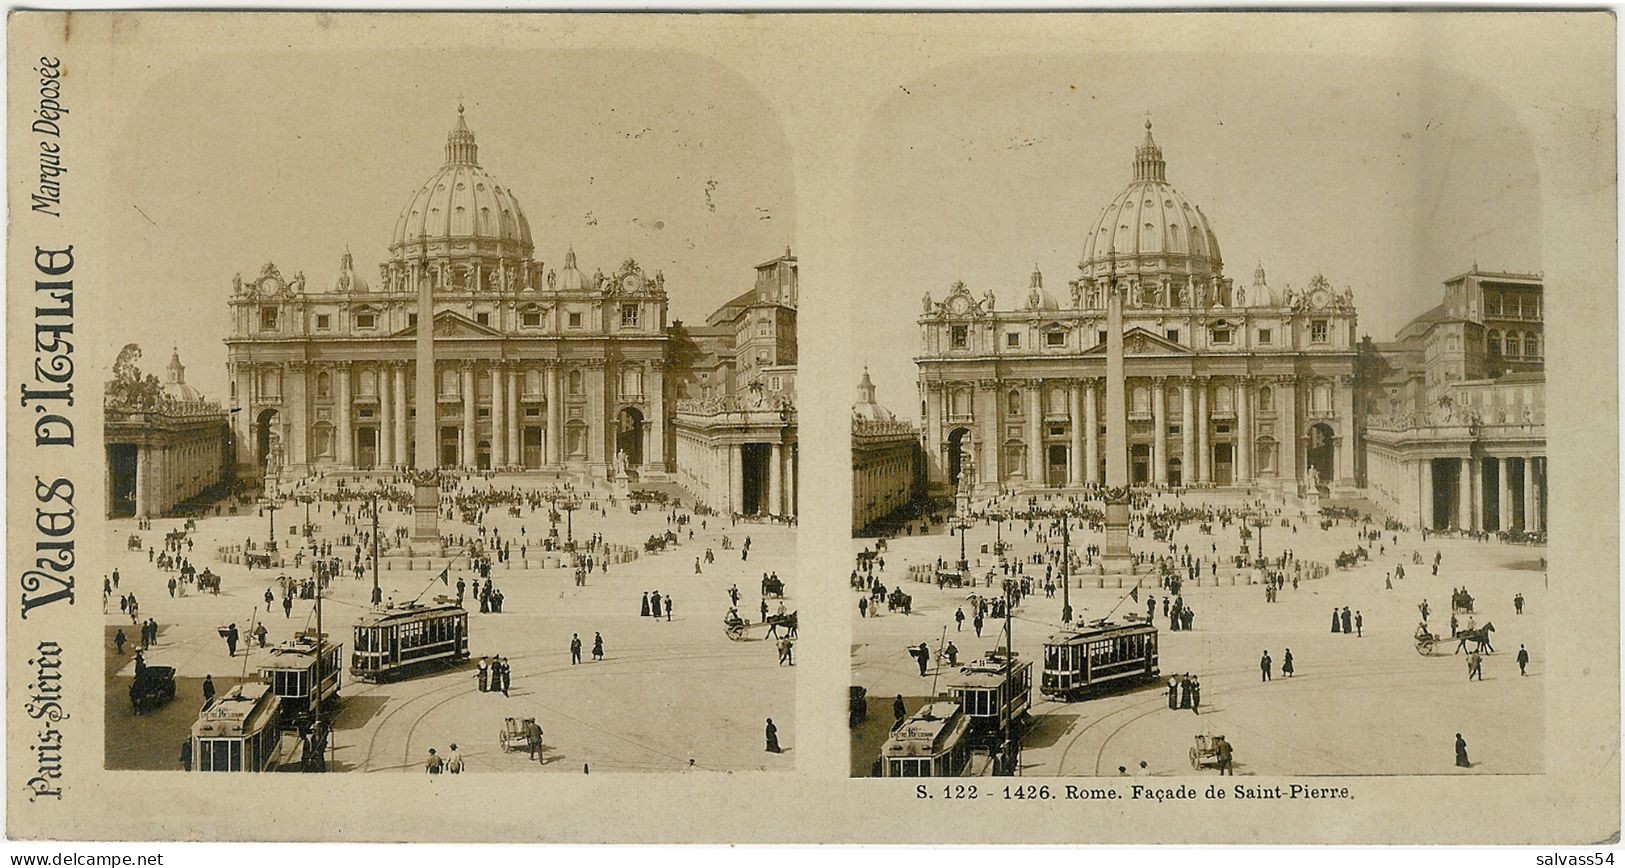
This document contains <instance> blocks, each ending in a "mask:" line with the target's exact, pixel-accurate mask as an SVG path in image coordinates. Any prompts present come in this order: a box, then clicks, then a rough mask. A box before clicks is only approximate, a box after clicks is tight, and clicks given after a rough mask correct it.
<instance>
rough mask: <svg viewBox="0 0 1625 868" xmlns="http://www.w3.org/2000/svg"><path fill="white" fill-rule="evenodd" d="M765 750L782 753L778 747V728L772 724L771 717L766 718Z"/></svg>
mask: <svg viewBox="0 0 1625 868" xmlns="http://www.w3.org/2000/svg"><path fill="white" fill-rule="evenodd" d="M766 734H767V752H768V753H783V752H784V751H783V750H782V749H780V747H779V728H778V727H776V726H774V725H773V718H771V717H770V718H768V719H767V732H766Z"/></svg>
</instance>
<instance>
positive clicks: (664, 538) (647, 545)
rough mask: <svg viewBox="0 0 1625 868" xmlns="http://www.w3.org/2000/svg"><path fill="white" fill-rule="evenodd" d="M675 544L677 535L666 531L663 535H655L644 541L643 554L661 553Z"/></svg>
mask: <svg viewBox="0 0 1625 868" xmlns="http://www.w3.org/2000/svg"><path fill="white" fill-rule="evenodd" d="M676 544H677V534H676V533H675V532H673V531H669V530H668V531H666V532H665V533H663V534H662V533H657V534H654V535H652V536H650V537H649V538H648V539H646V540H644V541H643V553H644V554H646V555H647V554H654V553H655V552H663V551H665V550H666V548H667V547H668V546H674V545H676Z"/></svg>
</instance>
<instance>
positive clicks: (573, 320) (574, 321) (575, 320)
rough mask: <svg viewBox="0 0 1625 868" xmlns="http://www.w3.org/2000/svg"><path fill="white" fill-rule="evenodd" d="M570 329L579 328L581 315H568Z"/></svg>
mask: <svg viewBox="0 0 1625 868" xmlns="http://www.w3.org/2000/svg"><path fill="white" fill-rule="evenodd" d="M570 328H573V329H578V328H581V314H579V313H572V314H570Z"/></svg>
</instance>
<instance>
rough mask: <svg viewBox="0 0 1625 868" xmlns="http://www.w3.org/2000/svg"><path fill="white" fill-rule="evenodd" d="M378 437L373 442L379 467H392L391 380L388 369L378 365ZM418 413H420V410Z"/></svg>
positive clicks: (392, 401) (393, 416) (392, 411)
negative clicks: (376, 448) (376, 446)
mask: <svg viewBox="0 0 1625 868" xmlns="http://www.w3.org/2000/svg"><path fill="white" fill-rule="evenodd" d="M377 374H378V436H377V437H376V438H375V442H376V443H377V445H378V465H377V466H379V467H385V468H387V467H392V466H394V464H395V421H394V420H395V401H394V399H393V398H391V397H390V392H391V378H390V376H389V368H388V367H386V366H384V365H379V366H378V370H377ZM418 412H420V413H421V412H422V409H421V408H420V409H419V411H418Z"/></svg>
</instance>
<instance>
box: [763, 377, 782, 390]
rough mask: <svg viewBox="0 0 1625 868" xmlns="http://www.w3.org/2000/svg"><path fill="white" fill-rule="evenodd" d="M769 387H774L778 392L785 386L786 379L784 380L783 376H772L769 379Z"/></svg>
mask: <svg viewBox="0 0 1625 868" xmlns="http://www.w3.org/2000/svg"><path fill="white" fill-rule="evenodd" d="M767 387H768V388H769V389H772V390H773V391H775V392H777V391H779V390H780V389H783V388H784V380H783V378H781V377H777V376H775V377H771V378H769V379H768V381H767Z"/></svg>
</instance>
